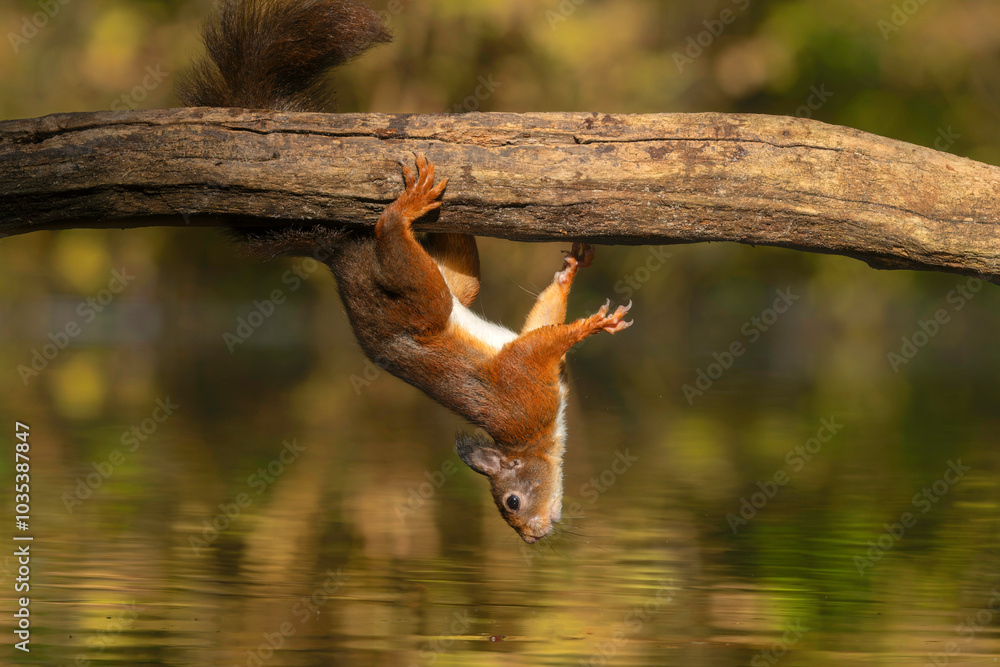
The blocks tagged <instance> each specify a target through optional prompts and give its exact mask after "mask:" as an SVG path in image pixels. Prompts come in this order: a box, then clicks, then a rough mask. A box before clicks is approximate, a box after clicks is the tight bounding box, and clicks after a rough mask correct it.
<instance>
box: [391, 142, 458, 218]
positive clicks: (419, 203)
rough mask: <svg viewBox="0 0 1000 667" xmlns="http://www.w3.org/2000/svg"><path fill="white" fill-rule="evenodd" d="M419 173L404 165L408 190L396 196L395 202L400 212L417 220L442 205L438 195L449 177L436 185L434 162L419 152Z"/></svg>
mask: <svg viewBox="0 0 1000 667" xmlns="http://www.w3.org/2000/svg"><path fill="white" fill-rule="evenodd" d="M416 158H417V175H416V176H415V175H414V174H413V172H412V171H411V170H410V168H409V167H407V166H406V165H405V164H404V165H403V180H404V181H405V182H406V191H404V192H403V194H401V195H399V197H397V198H396V201H395V204H396V206H397V207H398V208H399V212H400V214H401V215H402V216H403V217H405V218H406V219H407V220H409V221H413V220H416V219H417V218H419V217H420V216H422V215H424V214H425V213H427V212H428V211H433V210H434V209H436V208H437V207H439V206H441V202H440V200H438V197H440V196H441V193H442V192H443V191H444V187H445V186H446V185H448V179H447V178H445V179H443V180H442V181H441V182H440V183H438V184H437V185H434V163H433V162H431V161H430V160H428V159H426V158H425V157H424V156H423V155H420V154H417V156H416Z"/></svg>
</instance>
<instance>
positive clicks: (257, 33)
mask: <svg viewBox="0 0 1000 667" xmlns="http://www.w3.org/2000/svg"><path fill="white" fill-rule="evenodd" d="M388 39H389V36H388V34H387V33H386V32H385V30H384V28H383V27H382V24H381V22H380V21H379V19H378V16H377V15H376V14H375V13H374V12H372V11H371V10H369V9H367V8H364V7H360V6H357V5H352V4H349V3H346V2H339V1H335V0H224V1H223V3H222V5H221V7H220V9H219V12H218V14H217V15H216V17H215V18H214V19H213V20H212V21H210V22H209V23H208V25H207V27H206V28H205V42H206V45H207V48H208V57H207V58H205V59H203V60H202V61H200V62H198V63H196V64H195V66H194V68H193V71H192V72H191V74H190V75H189V76H188V77H187V78H186V79H185V80H184V81H183V82H182V83H181V84H180V85H179V86H178V95H179V97H180V98H181V100H182V101H183V103H185V104H187V105H189V106H231V107H243V108H261V109H276V110H288V111H323V110H327V109H328V108H329V106H330V97H329V95H328V94H327V93H326V91H325V90H324V89H323V88H322V83H323V75H324V74H325V72H326V71H327V70H328V69H329V68H331V67H335V66H337V65H340V64H342V63H344V62H346V61H347V60H349V59H351V58H352V57H354V56H356V55H358V54H359V53H361V52H362V51H364V50H365V49H366V48H368V47H369V46H371V45H372V44H375V43H378V42H384V41H388ZM403 176H404V181H405V183H406V188H405V191H404V192H403V193H402V194H401V195H399V197H398V198H397V199H396V200H395V201H394V202H393V203H392V204H390V205H389V206H388V207H387V208H386V209H385V210H384V211H383V212H382V215H381V216H380V217H379V219H378V221H377V222H376V224H375V229H374V232H373V233H363V232H353V233H352V232H346V231H343V230H338V229H332V228H329V227H325V226H322V225H314V226H299V227H283V228H262V227H244V228H240V227H234V228H233V234H234V235H235V236H237V237H239V238H240V239H241V240H242V241H243V245H244V247H245V248H246V249H248V250H249V251H250V252H251V253H252V254H255V255H257V256H258V257H275V256H279V255H306V256H311V257H314V258H316V259H320V260H322V261H324V262H326V263H327V264H329V266H330V267H331V269H332V270H333V273H334V274H335V276H336V278H337V288H338V290H339V292H340V297H341V300H342V302H343V304H344V307H345V309H346V310H347V314H348V317H349V318H350V321H351V326H352V328H353V329H354V333H355V335H356V336H357V339H358V342H359V343H360V345H361V348H362V349H363V350H364V352H365V354H366V355H368V357H369V358H370V359H371V360H372V361H374V362H375V363H376V364H378V365H379V366H381V367H382V368H384V369H386V370H388V371H389V372H390V373H392V374H393V375H396V376H397V377H400V378H402V379H403V380H405V381H406V382H408V383H410V384H412V385H413V386H415V387H418V388H419V389H421V390H423V391H424V392H426V393H427V394H428V395H429V396H431V397H432V398H433V399H435V400H436V401H438V402H439V403H441V404H442V405H444V406H446V407H448V408H450V409H451V410H454V411H455V412H456V413H458V414H460V415H462V416H463V417H465V418H466V419H468V420H469V421H470V422H472V423H473V424H476V425H477V426H479V427H481V428H482V429H483V430H484V431H485V432H486V434H488V435H484V434H474V435H466V434H460V435H459V437H458V441H457V443H456V444H457V448H458V452H459V455H460V456H461V458H462V460H463V461H465V463H467V464H468V465H469V466H470V467H472V468H473V470H476V471H477V472H480V473H482V474H484V475H487V476H488V477H489V479H490V488H491V493H492V495H493V498H494V501H495V502H496V504H497V507H498V508H499V510H500V513H501V514H502V515H503V517H504V519H505V520H506V521H507V522H508V523H509V524H510V525H511V526H513V527H514V529H515V530H517V532H518V534H519V535H521V537H522V538H523V539H524V540H525V541H527V542H534V541H535V540H537V539H540V538H541V537H542V536H544V535H545V534H547V533H548V532H549V531H550V530H551V529H552V522H553V521H556V520H558V519H559V515H560V507H561V502H562V455H563V449H564V429H563V427H562V425H561V423H560V421H559V420H560V417H561V409H562V408H561V405H562V401H563V400H564V396H565V383H564V379H563V377H562V370H563V364H564V357H565V354H566V352H567V351H568V350H569V348H570V347H572V346H573V345H574V344H576V343H578V342H579V341H581V340H583V339H584V338H586V337H587V336H589V335H591V334H594V333H596V332H598V331H601V330H604V331H608V332H610V333H615V332H616V331H620V330H621V329H623V328H625V327H626V326H628V325H629V324H630V323H629V322H624V321H623V319H622V318H623V317H624V315H625V313H626V312H627V310H628V307H620V308H618V310H616V311H615V312H614V313H613V314H612V315H610V316H609V315H608V314H607V304H605V306H604V307H602V308H601V309H600V310H599V311H598V312H597V313H596V314H595V315H592V316H590V317H588V318H586V319H582V320H577V321H575V322H572V323H570V324H565V323H564V320H565V316H566V297H567V296H568V294H569V290H570V286H571V284H572V281H573V277H574V276H575V275H576V271H577V268H578V267H581V266H587V265H588V264H589V263H590V261H591V259H592V257H593V249H591V248H590V247H589V246H585V245H581V244H574V246H573V250H572V252H570V253H568V254H567V256H566V258H565V260H564V265H563V268H562V270H561V271H560V272H559V273H557V274H556V276H555V279H554V280H553V282H552V284H551V285H549V287H547V288H546V289H545V290H544V291H543V292H542V293H541V295H539V297H538V301H537V302H536V304H535V306H534V307H533V308H532V310H531V313H530V314H529V315H528V318H527V320H526V321H525V324H524V327H523V329H522V331H521V334H520V335H519V336H516V337H515V335H514V334H513V333H510V332H504V331H501V332H499V334H497V332H496V331H495V330H492V329H489V328H488V325H487V329H483V328H482V326H481V323H480V322H479V321H478V320H476V318H475V316H474V315H471V313H465V312H464V307H467V306H469V305H470V304H471V303H472V302H473V300H474V299H475V298H476V295H477V294H478V293H479V253H478V252H477V250H476V242H475V239H474V238H473V237H471V236H468V235H465V234H428V235H426V237H425V238H424V240H423V242H422V243H421V242H418V241H417V239H416V238H415V237H414V235H413V231H412V229H411V225H412V223H413V222H414V221H415V220H417V219H418V218H420V217H421V216H423V215H425V214H427V213H428V212H430V211H432V210H434V209H436V208H438V207H439V206H440V205H441V202H440V201H439V199H438V198H439V197H440V195H441V192H442V191H443V190H444V187H445V185H446V183H447V181H446V180H444V181H441V182H440V183H438V184H437V185H435V184H434V165H433V164H431V163H430V162H429V161H426V160H425V159H424V158H423V157H422V156H418V157H417V174H414V173H413V172H411V171H410V170H409V169H408V168H406V167H404V168H403ZM455 301H457V302H458V303H459V304H461V306H455V304H454V302H455ZM453 308H463V310H462V311H461V312H459V313H458V314H457V315H458V317H457V318H456V317H453V316H452V315H453V313H452V310H453ZM462 318H466V319H462ZM470 318H471V319H470ZM466 326H471V327H472V328H473V329H475V330H467V329H466V328H463V327H466ZM476 327H479V328H478V329H476ZM484 331H486V333H485V334H484ZM498 335H499V336H500V338H502V340H504V341H506V340H507V338H505V337H509V338H512V340H510V342H506V343H505V344H500V347H499V348H497V347H495V346H496V345H497V344H498V342H497V340H494V338H496V337H497V336H498ZM512 497H516V498H517V499H518V500H519V502H518V503H514V504H516V505H519V507H518V508H512V507H511V506H510V505H511V498H512Z"/></svg>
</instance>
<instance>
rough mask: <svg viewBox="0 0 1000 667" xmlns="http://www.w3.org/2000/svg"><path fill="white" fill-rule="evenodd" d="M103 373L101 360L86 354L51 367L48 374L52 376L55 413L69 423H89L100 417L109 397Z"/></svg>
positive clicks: (106, 380)
mask: <svg viewBox="0 0 1000 667" xmlns="http://www.w3.org/2000/svg"><path fill="white" fill-rule="evenodd" d="M63 354H70V353H68V352H63ZM58 361H62V360H61V359H60V360H58ZM106 371H107V369H106V368H105V366H104V365H103V364H102V363H101V362H100V359H98V358H97V356H96V355H94V354H90V353H87V352H78V353H75V354H73V356H72V357H70V358H68V359H66V360H65V362H64V363H62V364H59V363H58V362H56V363H55V364H53V368H52V369H51V370H50V371H49V372H51V373H52V398H53V402H54V404H55V405H54V407H55V409H56V411H57V412H58V413H59V414H60V415H61V416H63V417H68V418H70V419H91V418H93V417H96V416H97V415H99V414H100V412H101V409H102V408H103V406H104V402H105V398H106V397H107V393H108V378H107V372H106Z"/></svg>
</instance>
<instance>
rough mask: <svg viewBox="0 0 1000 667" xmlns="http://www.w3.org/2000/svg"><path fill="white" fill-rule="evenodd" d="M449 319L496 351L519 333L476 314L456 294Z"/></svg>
mask: <svg viewBox="0 0 1000 667" xmlns="http://www.w3.org/2000/svg"><path fill="white" fill-rule="evenodd" d="M448 319H449V321H450V322H451V323H452V324H455V325H456V326H458V327H461V328H462V329H463V330H464V331H467V332H468V333H469V335H471V336H473V337H475V338H476V339H477V340H480V341H482V342H483V343H485V344H486V345H488V346H489V347H491V348H493V349H494V350H496V351H499V350H500V348H502V347H503V346H504V345H506V344H507V343H509V342H511V341H512V340H514V339H515V338H517V334H516V333H514V332H513V331H511V330H510V329H508V328H507V327H505V326H501V325H499V324H494V323H493V322H489V321H487V320H484V319H483V318H481V317H480V316H479V315H476V314H475V313H474V312H472V311H471V310H469V309H468V308H466V307H465V306H463V305H462V304H461V303H460V302H459V300H458V299H456V298H455V296H454V295H452V297H451V317H450V318H448Z"/></svg>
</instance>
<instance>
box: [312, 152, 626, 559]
mask: <svg viewBox="0 0 1000 667" xmlns="http://www.w3.org/2000/svg"><path fill="white" fill-rule="evenodd" d="M417 169H418V175H416V176H415V175H414V174H413V173H412V172H411V171H410V170H409V169H408V168H406V167H404V168H403V175H404V180H405V183H406V189H405V191H404V192H403V194H401V195H400V196H399V197H398V198H397V199H396V201H394V202H393V203H392V204H390V205H389V206H388V207H387V208H386V209H385V211H384V212H383V213H382V215H381V216H380V217H379V219H378V222H377V223H376V225H375V233H374V236H372V237H360V238H353V239H351V240H349V241H347V242H345V243H343V244H342V245H341V246H340V248H339V249H338V252H337V253H336V254H335V255H334V258H333V261H332V262H331V266H332V268H333V270H334V273H335V274H336V276H337V281H338V287H339V290H340V293H341V297H342V300H343V302H344V305H345V307H346V309H347V311H348V315H349V316H350V319H351V324H352V326H353V328H354V331H355V333H356V334H357V337H358V341H359V342H360V343H361V346H362V348H363V349H364V350H365V353H366V354H368V356H369V357H370V358H371V359H373V360H374V361H375V362H376V363H378V364H379V365H380V366H382V367H383V368H385V369H387V370H389V371H390V372H391V373H393V374H394V375H397V376H398V377H400V378H402V379H403V380H405V381H407V382H409V383H410V384H412V385H414V386H416V387H418V388H420V389H422V390H423V391H424V392H426V393H427V394H428V395H429V396H431V397H432V398H434V399H435V400H437V401H439V402H440V403H441V404H443V405H445V406H446V407H448V408H450V409H452V410H454V411H455V412H457V413H458V414H460V415H462V416H464V417H466V418H467V419H469V421H471V422H472V423H473V424H475V425H477V426H479V427H480V428H482V429H483V430H484V431H485V432H486V433H487V434H488V436H489V438H485V437H483V436H477V437H469V436H460V438H459V445H458V446H459V453H460V455H461V456H462V459H463V460H464V461H465V462H466V463H467V464H468V465H469V466H471V467H472V468H473V469H474V470H476V471H478V472H481V473H483V474H485V475H487V476H488V477H489V478H490V483H491V491H492V493H493V497H494V500H495V501H496V503H497V506H498V508H499V509H500V511H501V514H502V515H503V516H504V518H505V519H506V520H507V522H508V523H510V524H511V526H513V527H514V529H515V530H517V531H518V533H519V534H520V535H521V537H522V538H524V539H525V540H526V541H528V542H533V541H535V540H537V539H539V538H540V537H542V536H544V535H545V534H546V533H548V532H549V531H550V530H551V529H552V522H553V521H555V520H557V519H558V517H559V514H560V505H561V498H562V482H561V474H562V473H561V470H562V455H563V450H564V446H565V442H564V437H565V435H564V434H565V429H564V427H563V425H562V423H561V420H562V413H563V403H564V400H565V395H566V386H565V381H564V378H563V374H562V370H563V363H564V361H563V359H564V357H565V354H566V352H567V351H568V350H569V348H571V347H572V346H573V345H575V344H576V343H578V342H580V341H582V340H583V339H584V338H586V337H587V336H590V335H592V334H595V333H597V332H599V331H602V330H603V331H607V332H609V333H615V332H617V331H620V330H622V329H624V328H625V327H627V326H628V325H629V324H631V323H630V322H626V321H624V319H623V318H624V316H625V313H626V312H628V308H629V307H628V306H622V307H619V308H618V309H617V310H616V311H615V312H614V313H612V314H610V315H609V314H608V304H605V305H604V306H602V307H601V308H600V310H598V312H597V313H595V314H594V315H591V316H590V317H587V318H584V319H579V320H576V321H574V322H571V323H569V324H565V323H564V320H565V315H566V298H567V296H568V295H569V290H570V287H571V285H572V282H573V278H574V277H575V275H576V273H577V270H578V268H580V267H584V266H587V265H589V264H590V261H591V260H592V258H593V254H594V253H593V248H591V247H590V246H587V245H582V244H574V245H573V250H572V251H571V252H570V253H567V256H566V257H565V259H564V263H563V268H562V269H561V270H560V271H559V272H558V273H556V275H555V278H554V279H553V282H552V284H551V285H549V286H548V287H547V288H546V289H545V290H543V292H542V293H541V294H540V295H539V297H538V300H537V302H536V303H535V305H534V307H533V308H532V310H531V312H530V313H529V315H528V318H527V320H526V322H525V325H524V327H523V329H522V331H521V333H520V335H517V334H515V333H514V332H511V331H509V330H506V329H503V328H501V327H499V326H498V325H493V324H490V323H487V322H485V321H483V320H481V319H480V318H478V317H476V316H475V315H474V314H472V313H471V312H470V311H468V310H466V309H465V307H466V306H468V305H469V304H470V303H471V302H472V300H473V299H474V298H475V296H476V294H477V293H478V290H479V256H478V253H477V252H476V246H475V240H474V239H473V238H472V237H471V236H466V235H461V234H435V235H431V236H430V238H428V239H427V240H426V241H425V243H424V244H423V245H421V244H420V243H418V242H417V240H416V239H415V237H414V235H413V231H412V229H411V224H412V223H413V222H414V221H415V220H416V219H418V218H419V217H421V216H423V215H425V214H426V213H428V212H430V211H432V210H434V209H436V208H438V207H439V206H440V205H441V202H440V201H438V197H439V196H440V194H441V192H442V190H443V189H444V186H445V184H446V181H441V182H440V183H438V184H437V185H436V186H435V185H434V166H433V164H431V163H430V162H429V161H426V160H425V159H424V158H423V156H417ZM511 496H516V498H517V502H516V503H512V502H511ZM522 499H523V501H522ZM512 504H516V505H518V509H517V510H514V509H512V508H511V505H512Z"/></svg>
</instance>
